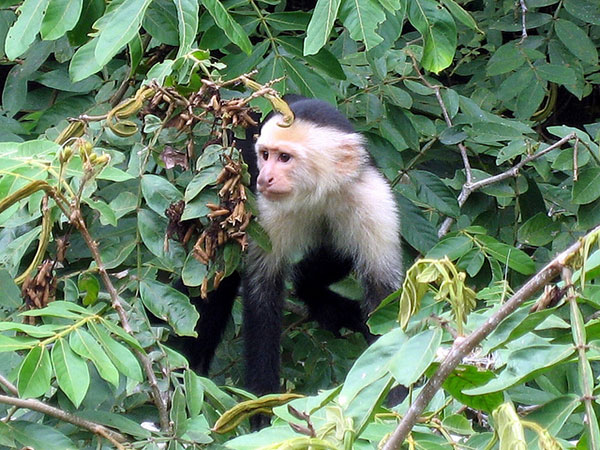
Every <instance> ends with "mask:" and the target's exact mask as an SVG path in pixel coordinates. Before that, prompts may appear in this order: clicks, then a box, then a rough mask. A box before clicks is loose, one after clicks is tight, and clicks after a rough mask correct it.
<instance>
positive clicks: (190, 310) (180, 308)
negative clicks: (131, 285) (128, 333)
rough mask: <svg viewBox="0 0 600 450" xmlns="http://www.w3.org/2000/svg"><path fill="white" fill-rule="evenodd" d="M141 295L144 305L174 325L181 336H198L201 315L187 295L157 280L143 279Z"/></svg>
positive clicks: (174, 328)
mask: <svg viewBox="0 0 600 450" xmlns="http://www.w3.org/2000/svg"><path fill="white" fill-rule="evenodd" d="M140 297H141V299H142V302H144V306H145V307H146V308H148V310H149V311H150V312H151V313H152V314H154V315H155V316H156V317H158V318H160V319H163V320H164V321H166V322H168V323H169V325H171V326H172V327H173V331H175V333H177V334H178V335H179V336H196V331H195V330H194V328H195V326H196V322H197V321H198V318H199V315H198V311H196V308H194V306H193V305H192V304H191V303H190V300H189V299H188V298H187V296H186V295H184V294H182V293H181V292H179V291H178V290H177V289H173V288H172V287H171V286H167V285H166V284H162V283H159V282H157V281H150V280H143V281H142V282H141V283H140Z"/></svg>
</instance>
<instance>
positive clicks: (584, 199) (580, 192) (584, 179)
mask: <svg viewBox="0 0 600 450" xmlns="http://www.w3.org/2000/svg"><path fill="white" fill-rule="evenodd" d="M598 197H600V167H585V168H583V169H582V170H581V172H580V173H579V178H578V179H577V181H575V182H574V183H573V192H572V195H571V199H572V201H573V203H575V204H577V205H585V204H587V203H591V202H593V201H594V200H596V199H597V198H598Z"/></svg>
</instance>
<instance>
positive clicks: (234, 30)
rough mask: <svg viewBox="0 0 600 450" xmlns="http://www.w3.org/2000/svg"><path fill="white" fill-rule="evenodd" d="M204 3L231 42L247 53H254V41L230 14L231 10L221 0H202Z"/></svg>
mask: <svg viewBox="0 0 600 450" xmlns="http://www.w3.org/2000/svg"><path fill="white" fill-rule="evenodd" d="M202 4H203V5H204V7H205V8H206V9H207V10H208V12H209V13H210V15H211V16H212V17H213V19H214V20H215V23H216V24H217V26H218V27H219V28H220V29H221V30H223V32H224V33H225V35H226V36H227V37H228V38H229V40H230V41H231V42H233V43H234V44H235V45H237V46H238V47H239V48H240V49H241V50H242V51H243V52H244V53H246V54H247V55H249V54H251V53H252V43H251V42H250V39H248V34H247V33H246V32H245V31H244V29H243V28H242V27H241V25H240V24H239V23H237V22H236V21H235V19H234V18H233V17H232V16H231V14H229V11H227V9H226V8H225V7H224V6H223V4H222V3H221V2H220V1H219V0H202Z"/></svg>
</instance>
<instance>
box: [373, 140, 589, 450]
mask: <svg viewBox="0 0 600 450" xmlns="http://www.w3.org/2000/svg"><path fill="white" fill-rule="evenodd" d="M563 139H564V138H563ZM598 232H600V226H597V227H596V228H594V229H593V230H592V231H590V232H589V233H588V234H586V236H584V237H583V238H581V239H579V240H577V242H575V243H574V244H573V245H571V246H570V247H569V248H568V249H566V250H565V251H563V252H562V253H560V254H559V255H558V256H557V257H556V258H554V259H553V260H552V261H550V262H549V263H548V264H547V265H546V266H545V267H544V268H543V269H542V270H540V271H539V272H538V273H537V274H536V275H534V276H533V277H532V278H530V279H529V281H528V282H527V283H525V284H524V285H523V286H522V287H521V289H519V290H518V291H517V292H515V293H514V295H513V296H512V297H511V298H510V300H508V301H507V302H506V303H505V304H504V305H502V307H501V308H500V309H499V310H498V311H497V312H496V313H495V314H493V315H492V316H491V317H490V318H489V319H487V320H486V321H485V322H484V323H483V325H481V326H480V327H479V328H477V329H476V330H475V331H473V332H472V333H471V334H470V335H469V336H467V337H465V339H464V340H462V341H460V342H455V343H454V345H453V347H452V349H451V350H450V353H448V356H446V358H445V359H444V361H443V362H442V364H441V365H440V367H439V368H438V370H437V371H436V372H435V374H434V375H433V376H432V377H431V378H430V379H429V381H428V382H427V383H426V384H425V386H424V387H423V389H422V390H421V392H420V393H419V396H418V397H417V398H416V399H415V401H414V403H413V404H412V405H411V406H410V408H409V409H408V411H407V412H406V414H405V415H404V417H403V419H402V421H401V422H400V424H399V425H398V427H397V428H396V430H395V431H394V432H393V433H392V435H391V436H390V438H389V439H388V441H387V442H386V443H385V445H384V447H383V450H395V449H399V448H400V446H401V445H402V443H403V442H404V440H405V439H406V437H407V436H408V434H409V433H410V430H411V429H412V427H413V426H414V425H415V423H416V422H417V420H418V418H419V416H420V415H421V413H422V412H423V411H424V410H425V408H426V407H427V405H428V404H429V402H430V401H431V399H432V398H433V396H434V395H435V394H436V392H437V391H438V390H439V389H440V388H441V387H442V384H443V382H444V381H445V380H446V378H447V377H448V376H449V375H450V374H451V373H452V371H454V369H455V368H456V367H457V366H458V365H459V364H460V363H461V361H462V360H463V358H464V357H466V356H467V355H468V354H470V353H471V352H472V351H473V349H475V347H476V346H477V345H479V343H481V341H483V339H485V338H486V337H487V336H488V335H489V334H490V333H491V332H492V331H494V330H495V329H496V328H497V327H498V325H499V324H500V322H502V320H504V319H505V318H506V317H508V316H509V315H510V314H511V313H513V312H514V311H515V310H516V309H517V308H518V307H519V306H521V304H522V303H523V302H524V301H525V300H527V299H529V298H530V297H531V296H532V295H534V294H535V293H536V292H537V291H538V290H539V289H540V288H542V287H543V286H545V285H546V284H548V283H549V282H550V281H551V280H552V279H553V278H554V277H556V276H557V275H559V274H560V272H561V270H562V268H563V267H564V266H565V264H566V263H567V262H568V261H569V259H571V258H572V257H573V256H574V255H575V254H576V253H577V252H578V251H579V249H580V248H581V246H582V243H583V242H584V241H585V239H586V238H587V237H588V236H590V235H591V234H593V233H598Z"/></svg>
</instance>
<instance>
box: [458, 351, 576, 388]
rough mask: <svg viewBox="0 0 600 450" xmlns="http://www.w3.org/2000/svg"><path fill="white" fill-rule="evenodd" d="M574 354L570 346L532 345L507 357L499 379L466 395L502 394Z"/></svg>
mask: <svg viewBox="0 0 600 450" xmlns="http://www.w3.org/2000/svg"><path fill="white" fill-rule="evenodd" d="M573 352H574V349H573V346H572V345H571V344H569V345H559V344H553V345H549V344H547V345H535V344H534V345H531V346H528V347H523V348H519V349H517V350H514V351H512V352H510V353H509V354H507V355H506V357H505V358H506V361H507V363H506V367H505V368H504V370H503V371H502V372H500V375H499V376H498V377H497V378H494V379H492V380H490V381H489V382H487V383H486V384H485V385H483V386H481V387H477V388H472V389H467V390H465V391H464V393H465V394H466V395H482V394H489V393H491V392H500V391H503V390H505V389H507V388H509V387H511V386H514V385H516V384H518V383H520V382H522V381H523V380H525V379H527V378H529V377H532V376H533V375H534V374H539V373H542V372H545V371H547V370H549V369H551V368H552V367H553V366H555V365H556V364H558V363H559V362H561V361H563V360H565V359H566V358H568V357H570V356H571V355H572V354H573Z"/></svg>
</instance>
